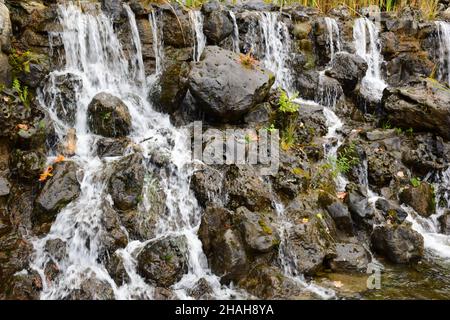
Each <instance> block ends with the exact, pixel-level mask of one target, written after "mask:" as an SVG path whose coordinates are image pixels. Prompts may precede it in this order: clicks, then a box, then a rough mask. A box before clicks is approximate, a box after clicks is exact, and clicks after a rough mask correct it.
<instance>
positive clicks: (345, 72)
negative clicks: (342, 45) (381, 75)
mask: <svg viewBox="0 0 450 320" xmlns="http://www.w3.org/2000/svg"><path fill="white" fill-rule="evenodd" d="M366 71H367V63H366V62H365V61H364V59H363V58H361V57H359V56H357V55H355V54H350V53H347V52H340V53H337V54H336V56H335V57H334V59H333V61H332V62H331V68H330V69H329V70H327V71H326V74H327V76H329V77H331V78H334V79H336V80H338V81H339V82H340V83H341V85H342V89H343V90H344V92H345V93H350V92H352V91H353V90H354V89H355V87H356V85H357V84H358V82H359V81H360V80H361V79H362V78H363V77H364V75H365V74H366Z"/></svg>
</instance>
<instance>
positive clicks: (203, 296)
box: [187, 278, 214, 300]
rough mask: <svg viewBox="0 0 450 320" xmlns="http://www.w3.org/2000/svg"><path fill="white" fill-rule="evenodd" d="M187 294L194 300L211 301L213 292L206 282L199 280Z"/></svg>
mask: <svg viewBox="0 0 450 320" xmlns="http://www.w3.org/2000/svg"><path fill="white" fill-rule="evenodd" d="M187 293H188V294H189V295H190V296H191V297H192V298H194V299H196V300H210V299H211V300H212V299H213V293H214V291H213V290H212V288H211V286H210V284H209V283H208V281H207V280H206V279H205V278H201V279H200V280H198V281H197V283H196V284H195V285H194V287H192V288H190V289H189V290H188V292H187Z"/></svg>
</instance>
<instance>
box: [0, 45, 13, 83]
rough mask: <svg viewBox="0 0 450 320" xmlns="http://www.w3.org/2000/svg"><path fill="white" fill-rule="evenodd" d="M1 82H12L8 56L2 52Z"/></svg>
mask: <svg viewBox="0 0 450 320" xmlns="http://www.w3.org/2000/svg"><path fill="white" fill-rule="evenodd" d="M0 84H2V85H4V86H9V85H10V84H11V66H10V65H9V63H8V56H7V55H5V54H4V53H2V52H0Z"/></svg>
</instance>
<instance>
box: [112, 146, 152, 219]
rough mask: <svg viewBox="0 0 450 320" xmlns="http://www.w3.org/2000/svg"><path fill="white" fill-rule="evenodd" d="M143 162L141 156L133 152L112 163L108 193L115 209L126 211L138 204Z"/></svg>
mask: <svg viewBox="0 0 450 320" xmlns="http://www.w3.org/2000/svg"><path fill="white" fill-rule="evenodd" d="M143 162H144V158H143V156H142V155H141V154H139V153H134V154H131V155H129V156H126V157H124V158H122V159H120V160H118V161H116V162H114V163H113V165H112V174H111V177H110V179H109V193H110V194H111V197H112V200H113V201H114V207H116V208H117V209H119V210H123V211H127V210H132V209H135V208H136V206H137V205H138V202H139V199H140V196H141V194H142V188H143V185H144V175H145V167H144V163H143Z"/></svg>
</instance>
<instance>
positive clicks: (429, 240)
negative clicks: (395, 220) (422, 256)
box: [403, 168, 450, 262]
mask: <svg viewBox="0 0 450 320" xmlns="http://www.w3.org/2000/svg"><path fill="white" fill-rule="evenodd" d="M433 187H434V190H435V194H436V213H435V214H433V215H431V216H430V217H428V218H424V217H421V216H419V215H418V214H417V213H416V212H415V211H414V210H413V209H412V208H410V207H407V206H403V207H404V209H405V210H406V211H407V212H408V217H407V220H408V221H410V222H411V223H412V228H413V229H414V230H416V231H417V232H419V233H420V234H421V235H422V236H423V240H424V246H425V248H426V249H428V251H429V252H430V253H431V254H432V255H435V256H437V257H440V258H443V259H445V260H446V261H447V262H448V261H450V236H449V235H445V234H442V233H440V231H439V229H440V228H439V224H440V223H439V220H438V218H439V217H440V216H442V215H443V214H444V213H445V211H446V210H448V209H450V168H448V169H447V170H445V171H443V172H441V173H440V174H439V175H438V177H437V178H436V181H435V182H434V184H433Z"/></svg>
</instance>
